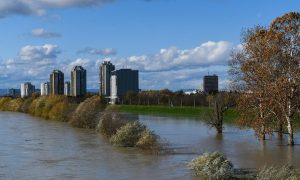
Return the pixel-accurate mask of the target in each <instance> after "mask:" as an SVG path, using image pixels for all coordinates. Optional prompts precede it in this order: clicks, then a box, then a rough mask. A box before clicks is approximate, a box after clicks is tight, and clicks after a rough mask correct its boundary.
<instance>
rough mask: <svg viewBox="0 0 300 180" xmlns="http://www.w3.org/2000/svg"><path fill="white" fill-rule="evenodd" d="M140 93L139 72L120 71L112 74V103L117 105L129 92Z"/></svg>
mask: <svg viewBox="0 0 300 180" xmlns="http://www.w3.org/2000/svg"><path fill="white" fill-rule="evenodd" d="M129 91H132V92H135V93H138V92H139V72H138V70H131V69H120V70H115V71H113V72H112V76H111V96H110V98H111V103H115V102H116V100H117V99H118V98H120V97H123V96H125V95H126V93H127V92H129Z"/></svg>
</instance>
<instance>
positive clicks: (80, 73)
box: [71, 66, 86, 97]
mask: <svg viewBox="0 0 300 180" xmlns="http://www.w3.org/2000/svg"><path fill="white" fill-rule="evenodd" d="M85 94H86V70H85V69H84V68H83V67H82V66H75V67H74V68H73V69H72V71H71V96H75V97H79V96H84V95H85Z"/></svg>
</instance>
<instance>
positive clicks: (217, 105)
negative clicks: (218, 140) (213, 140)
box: [205, 92, 234, 134]
mask: <svg viewBox="0 0 300 180" xmlns="http://www.w3.org/2000/svg"><path fill="white" fill-rule="evenodd" d="M209 99H210V101H211V104H212V106H213V107H212V109H211V111H208V112H207V114H206V117H205V120H206V122H207V123H208V124H209V125H210V126H212V127H214V128H215V129H216V130H217V133H218V134H222V133H223V122H224V113H225V112H226V111H227V110H228V109H229V108H230V107H232V106H233V104H234V100H233V98H232V95H231V94H230V93H225V92H224V93H218V94H216V95H214V96H209Z"/></svg>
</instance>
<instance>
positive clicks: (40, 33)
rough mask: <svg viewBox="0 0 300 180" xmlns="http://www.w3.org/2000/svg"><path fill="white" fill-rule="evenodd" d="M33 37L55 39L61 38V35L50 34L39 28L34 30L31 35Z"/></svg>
mask: <svg viewBox="0 0 300 180" xmlns="http://www.w3.org/2000/svg"><path fill="white" fill-rule="evenodd" d="M30 35H31V36H33V37H39V38H54V37H60V36H61V34H59V33H56V32H50V31H47V30H46V29H44V28H37V29H33V30H32V31H31V33H30Z"/></svg>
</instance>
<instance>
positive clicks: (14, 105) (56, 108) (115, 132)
mask: <svg viewBox="0 0 300 180" xmlns="http://www.w3.org/2000/svg"><path fill="white" fill-rule="evenodd" d="M0 111H13V112H23V113H28V114H31V115H33V116H37V117H41V118H44V119H48V120H56V121H63V122H67V123H69V124H70V125H71V126H73V127H77V128H88V129H96V130H97V131H98V132H100V133H101V134H103V135H104V136H105V137H106V138H108V139H109V141H110V142H111V143H112V144H113V145H115V146H120V147H137V148H139V149H143V150H151V151H155V152H157V151H159V150H161V148H162V145H161V141H160V138H159V136H157V135H156V134H155V133H154V132H153V131H151V130H150V129H148V128H147V127H146V126H145V125H143V124H142V123H141V122H139V121H138V120H130V119H126V117H125V116H123V115H122V114H121V113H120V112H119V110H118V108H117V107H115V106H106V105H105V104H104V103H103V100H102V99H101V97H99V96H91V97H86V98H81V99H78V98H72V97H66V96H37V95H33V96H31V97H28V98H25V99H22V98H11V97H3V98H0Z"/></svg>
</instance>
